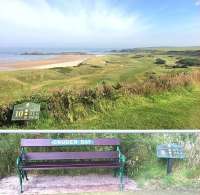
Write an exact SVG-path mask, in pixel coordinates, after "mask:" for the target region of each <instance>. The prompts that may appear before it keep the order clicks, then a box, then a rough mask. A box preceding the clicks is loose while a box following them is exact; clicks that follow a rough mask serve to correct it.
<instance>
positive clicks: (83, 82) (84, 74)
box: [0, 53, 191, 104]
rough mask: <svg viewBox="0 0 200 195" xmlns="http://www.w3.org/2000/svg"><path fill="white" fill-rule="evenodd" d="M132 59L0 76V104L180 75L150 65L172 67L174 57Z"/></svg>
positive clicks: (124, 57) (99, 60)
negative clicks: (160, 62) (37, 95)
mask: <svg viewBox="0 0 200 195" xmlns="http://www.w3.org/2000/svg"><path fill="white" fill-rule="evenodd" d="M134 56H135V54H134V53H130V54H121V55H119V54H118V55H117V54H116V55H107V56H101V57H93V58H91V59H88V60H86V61H85V62H83V63H82V64H81V65H80V66H78V67H74V68H68V67H67V68H52V69H47V70H25V71H13V72H0V90H1V93H0V104H3V103H7V102H12V101H14V100H16V99H20V98H21V97H23V96H24V95H30V94H32V93H33V92H34V93H35V92H38V91H39V92H42V91H47V92H52V91H54V90H57V89H63V88H64V89H73V90H78V89H81V88H83V87H94V86H96V85H98V84H99V83H102V81H107V82H108V83H117V82H135V81H141V80H144V79H145V78H146V74H147V73H149V72H150V73H151V72H154V73H156V74H158V75H160V74H165V73H167V72H171V71H183V70H179V69H176V70H171V69H168V68H165V67H163V66H159V65H156V64H155V63H154V61H155V59H156V58H158V57H160V58H163V59H165V60H166V62H167V64H168V65H172V64H174V63H175V61H176V56H174V57H173V58H171V57H168V56H167V55H160V54H157V55H153V57H149V56H148V54H144V57H141V58H134ZM190 70H191V69H190ZM184 71H186V70H184ZM187 71H188V70H187Z"/></svg>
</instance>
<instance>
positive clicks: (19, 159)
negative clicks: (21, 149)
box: [16, 156, 22, 168]
mask: <svg viewBox="0 0 200 195" xmlns="http://www.w3.org/2000/svg"><path fill="white" fill-rule="evenodd" d="M21 163H22V158H21V156H18V157H17V160H16V166H17V168H19V166H20V164H21Z"/></svg>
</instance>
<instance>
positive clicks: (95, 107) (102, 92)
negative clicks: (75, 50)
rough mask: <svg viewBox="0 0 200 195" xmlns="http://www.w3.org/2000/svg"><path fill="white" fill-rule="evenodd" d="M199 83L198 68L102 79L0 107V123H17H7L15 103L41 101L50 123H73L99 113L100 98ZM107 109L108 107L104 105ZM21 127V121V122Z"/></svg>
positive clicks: (171, 88)
mask: <svg viewBox="0 0 200 195" xmlns="http://www.w3.org/2000/svg"><path fill="white" fill-rule="evenodd" d="M199 82H200V71H194V72H191V73H173V74H172V73H171V74H167V75H163V76H159V77H157V76H154V75H150V76H149V78H148V79H147V80H145V81H144V82H142V83H133V84H127V83H117V84H115V85H109V84H106V83H105V82H103V83H102V84H101V85H98V86H97V87H95V88H85V89H82V90H80V91H72V90H57V91H54V92H53V93H52V94H44V93H36V94H33V95H31V96H27V97H24V98H22V99H21V100H19V101H16V102H15V101H13V102H12V103H10V104H8V105H2V106H0V126H1V127H10V126H13V125H14V126H20V125H21V124H19V123H11V115H12V110H13V106H14V105H15V104H18V103H22V102H26V101H32V102H35V103H40V104H41V116H42V117H43V118H51V119H52V120H53V121H54V122H55V121H57V122H58V123H59V121H65V123H73V122H74V121H77V120H80V119H83V118H85V117H87V115H88V114H89V113H91V112H101V111H102V110H103V109H105V108H106V105H105V106H104V108H102V103H103V102H104V100H106V101H110V102H115V100H116V99H118V98H119V97H120V96H127V95H128V96H134V95H141V96H143V95H145V96H148V95H152V94H155V93H161V92H164V91H170V90H173V89H176V88H182V87H188V86H192V85H193V84H196V83H199ZM106 109H109V108H106ZM22 127H23V124H22Z"/></svg>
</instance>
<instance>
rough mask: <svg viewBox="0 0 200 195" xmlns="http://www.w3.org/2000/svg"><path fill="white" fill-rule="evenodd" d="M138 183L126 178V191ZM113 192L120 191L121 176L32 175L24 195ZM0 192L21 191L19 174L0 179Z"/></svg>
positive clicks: (10, 193) (134, 187)
mask: <svg viewBox="0 0 200 195" xmlns="http://www.w3.org/2000/svg"><path fill="white" fill-rule="evenodd" d="M137 190H139V189H138V188H137V185H136V183H135V182H134V181H133V180H131V179H128V178H125V191H137ZM109 191H110V192H112V191H116V192H117V191H119V178H117V177H113V176H112V175H95V174H90V175H84V176H48V175H44V176H41V175H40V176H36V175H30V176H29V181H24V193H23V195H36V194H37V195H58V194H66V193H82V192H109ZM0 194H2V195H13V194H21V193H20V192H19V181H18V177H17V176H11V177H7V178H4V179H1V180H0Z"/></svg>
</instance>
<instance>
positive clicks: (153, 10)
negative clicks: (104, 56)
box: [0, 0, 200, 48]
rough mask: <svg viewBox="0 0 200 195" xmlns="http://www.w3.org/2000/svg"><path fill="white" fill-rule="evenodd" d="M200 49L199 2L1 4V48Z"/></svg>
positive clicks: (30, 0) (16, 0)
mask: <svg viewBox="0 0 200 195" xmlns="http://www.w3.org/2000/svg"><path fill="white" fill-rule="evenodd" d="M190 45H200V0H163V1H161V0H160V1H159V0H1V1H0V46H1V47H69V48H132V47H148V46H190Z"/></svg>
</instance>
